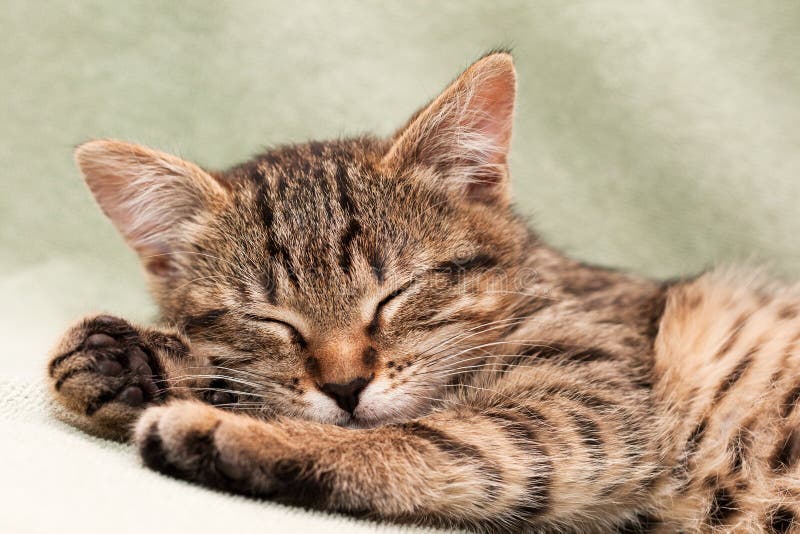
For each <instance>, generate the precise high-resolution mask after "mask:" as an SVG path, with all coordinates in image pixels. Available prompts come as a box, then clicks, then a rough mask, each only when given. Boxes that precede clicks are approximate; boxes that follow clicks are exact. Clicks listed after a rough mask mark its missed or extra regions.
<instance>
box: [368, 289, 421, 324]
mask: <svg viewBox="0 0 800 534" xmlns="http://www.w3.org/2000/svg"><path fill="white" fill-rule="evenodd" d="M412 285H414V282H408V283H406V284H405V285H402V286H400V287H399V288H397V289H395V290H394V291H392V292H391V293H389V294H388V295H386V296H385V297H383V298H382V299H381V300H380V301H378V304H376V305H375V313H373V315H372V321H371V322H370V324H369V332H370V334H374V333H375V332H377V330H378V328H379V327H380V322H381V315H382V314H383V310H384V308H386V306H387V305H388V304H389V303H390V302H392V301H393V300H394V299H396V298H397V297H399V296H400V295H402V294H403V293H405V292H406V290H408V288H410V287H411V286H412Z"/></svg>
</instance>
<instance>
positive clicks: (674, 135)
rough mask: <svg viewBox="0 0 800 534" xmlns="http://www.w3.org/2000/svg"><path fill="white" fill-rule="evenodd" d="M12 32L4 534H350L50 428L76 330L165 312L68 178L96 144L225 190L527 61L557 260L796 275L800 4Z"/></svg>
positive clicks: (524, 89)
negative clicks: (125, 149)
mask: <svg viewBox="0 0 800 534" xmlns="http://www.w3.org/2000/svg"><path fill="white" fill-rule="evenodd" d="M0 23H1V24H2V27H3V36H2V46H0V72H2V81H0V141H2V142H0V169H2V173H1V174H0V186H1V189H0V191H1V192H2V194H0V295H2V299H3V306H2V307H0V339H2V340H3V342H4V350H3V352H2V354H1V355H0V377H6V378H8V379H9V380H15V381H17V382H7V381H6V382H2V383H0V387H1V388H2V391H1V392H0V393H1V395H0V398H1V399H2V400H1V401H0V402H2V404H0V414H2V417H3V423H4V424H7V421H8V420H11V421H12V423H11V426H12V428H11V429H9V428H7V427H6V428H4V429H3V439H2V440H0V447H2V448H3V453H4V454H2V455H0V462H2V469H3V478H4V482H5V483H4V484H3V485H2V489H1V490H0V491H2V493H3V501H2V502H3V504H4V506H3V509H4V511H3V513H2V514H0V522H2V523H0V527H2V528H0V531H3V532H28V531H31V532H39V531H41V532H49V531H53V530H55V527H56V526H57V527H58V529H59V530H60V531H62V532H70V531H77V530H79V529H81V526H82V525H85V524H88V525H89V526H90V527H91V528H89V529H88V530H86V531H87V532H90V531H100V530H109V531H111V530H113V531H119V530H120V529H121V528H128V529H130V530H131V531H133V530H134V529H136V530H137V531H138V530H140V528H139V527H138V526H137V521H145V522H146V523H145V524H146V526H147V527H148V528H149V527H153V528H154V529H155V530H154V531H159V530H162V531H163V530H165V529H166V527H175V529H176V530H175V531H181V532H189V531H194V532H206V531H208V532H211V531H214V532H220V531H221V530H222V529H223V528H231V527H232V526H233V525H235V528H237V530H240V531H255V530H256V528H258V530H259V531H269V530H271V529H273V528H274V529H275V530H279V528H278V527H279V526H280V527H281V528H283V527H286V528H289V527H297V528H301V527H302V528H304V529H305V528H307V529H311V528H316V527H320V526H321V527H322V528H325V529H329V528H332V527H333V526H340V527H341V528H347V529H352V524H351V523H346V524H345V523H341V521H343V520H342V519H341V518H337V517H333V518H325V517H323V516H318V515H311V514H306V513H304V512H301V511H297V510H287V509H284V508H280V507H277V506H273V505H269V504H255V503H252V502H249V501H245V500H242V499H234V498H231V497H229V496H225V495H221V494H214V493H212V492H208V491H205V490H202V489H197V488H192V487H190V486H187V485H185V484H181V483H178V482H173V481H169V480H166V479H164V478H163V477H160V476H158V475H155V474H153V473H149V472H146V471H144V470H143V469H141V468H140V467H139V465H138V463H137V462H136V459H135V458H134V455H133V454H132V452H131V451H130V450H129V449H128V448H126V447H122V446H117V445H110V444H107V443H104V442H100V441H97V440H93V439H91V438H89V437H87V436H84V435H83V434H81V433H79V432H76V431H73V430H70V429H69V428H68V427H66V426H64V425H63V424H62V423H60V422H56V421H54V420H53V419H52V418H51V417H49V415H48V412H47V410H46V405H45V401H44V397H43V396H42V395H41V393H40V389H39V388H40V387H41V377H42V373H43V366H44V362H45V353H46V351H47V349H48V348H49V346H50V345H52V343H53V342H54V340H55V339H56V337H57V336H58V334H59V333H60V332H61V331H62V330H63V329H64V328H65V327H66V326H67V325H68V324H69V322H71V321H72V320H73V319H75V318H76V317H77V316H79V315H81V314H83V313H86V312H89V311H100V310H104V311H108V312H111V313H116V314H120V315H123V316H125V317H128V318H131V319H136V320H146V319H148V318H149V317H150V316H151V315H152V313H153V310H154V308H153V306H152V304H151V302H150V301H149V299H148V297H147V295H146V292H145V288H144V283H143V280H142V278H141V276H140V274H139V271H138V266H137V262H136V259H135V258H134V256H133V254H132V253H131V252H129V251H128V250H127V249H126V248H125V246H124V245H123V243H122V241H121V239H120V238H119V237H118V236H117V235H116V234H115V232H114V230H113V228H112V226H111V224H110V223H109V222H108V221H106V220H105V219H104V218H103V217H102V215H101V214H100V211H99V209H97V207H96V206H95V205H94V204H93V202H92V200H91V198H90V195H89V194H88V192H87V190H86V188H85V187H84V186H83V184H82V182H81V180H80V178H79V176H78V173H77V171H76V170H75V168H74V165H73V163H72V158H71V150H72V147H73V146H74V145H75V144H77V143H79V142H80V141H82V140H85V139H88V138H90V137H106V136H107V137H117V138H122V139H126V140H130V141H137V142H142V143H146V144H149V145H152V146H154V147H156V148H160V149H163V150H167V151H172V152H175V153H178V154H180V155H182V156H184V157H187V158H189V159H192V160H194V161H197V162H198V163H200V164H201V165H205V166H208V167H212V168H218V167H224V166H227V165H229V164H232V163H235V162H238V161H240V160H241V159H243V158H245V157H247V156H248V155H250V154H252V153H254V152H257V151H258V150H260V148H261V147H263V146H265V145H269V144H274V143H278V142H284V141H304V140H306V139H309V138H326V137H335V136H339V135H346V134H353V133H360V132H363V131H373V132H376V133H381V134H385V133H389V132H391V131H392V129H393V128H395V127H397V126H398V125H400V124H401V123H402V122H404V121H405V119H406V118H407V117H408V115H409V114H410V113H412V112H413V111H414V110H415V109H416V108H417V107H418V106H420V105H421V104H423V103H424V102H425V101H426V100H427V99H429V98H431V97H433V96H434V95H435V94H436V93H437V91H439V90H440V89H441V88H442V87H443V86H444V85H445V84H446V83H447V82H448V81H449V80H450V79H451V78H452V77H453V76H455V75H456V74H457V73H458V70H459V69H460V68H462V67H464V66H466V65H467V64H468V63H469V62H470V61H471V60H472V59H474V58H475V57H477V56H478V55H480V54H481V53H482V52H484V51H486V50H488V49H490V48H492V47H495V46H498V45H510V46H513V48H514V50H515V54H516V58H517V60H516V61H517V67H518V71H519V84H520V95H519V108H518V110H519V112H518V117H517V120H516V130H515V140H514V146H513V153H512V160H511V164H512V173H513V177H514V189H515V191H516V194H517V199H518V201H519V204H520V209H521V210H523V211H524V212H526V213H531V214H532V215H533V216H534V217H533V220H534V222H535V224H536V226H537V227H538V228H539V229H540V230H541V232H542V233H543V234H544V236H545V237H546V238H548V239H549V240H550V241H551V242H553V243H554V244H557V245H559V246H561V247H563V248H564V249H565V250H566V251H568V252H570V253H572V254H573V255H575V256H577V257H580V258H582V259H585V260H588V261H592V262H598V263H605V264H610V265H614V266H620V267H627V268H632V269H634V270H636V271H638V272H642V273H646V274H651V275H657V276H674V275H678V274H682V273H691V272H694V271H696V270H698V269H701V268H703V267H704V266H708V265H711V264H714V263H718V262H722V261H729V260H736V259H743V258H744V259H749V258H757V259H759V260H766V261H768V262H770V263H771V264H772V265H773V266H774V268H775V271H776V272H778V273H783V274H789V275H790V274H792V273H794V272H796V271H797V268H798V267H800V248H799V247H798V246H797V235H800V217H799V216H798V214H797V205H798V200H799V199H800V90H799V89H800V2H792V1H783V2H781V1H777V2H760V1H758V0H708V1H703V2H697V1H695V0H678V1H640V2H629V1H622V0H620V1H615V0H605V1H603V2H564V1H562V0H550V1H527V0H520V1H517V2H511V1H505V2H485V1H481V0H472V1H464V0H458V1H456V0H453V1H450V2H445V1H440V2H435V3H431V2H425V1H422V0H414V1H403V2H354V1H337V2H328V1H326V0H319V1H313V2H286V1H271V2H267V1H262V0H249V1H243V2H219V1H214V0H198V1H193V2H191V3H177V2H163V1H157V0H153V1H141V0H139V1H131V2H124V3H122V2H103V1H100V0H75V1H71V2H61V3H48V4H46V5H45V4H42V3H39V2H29V1H25V0H7V1H6V2H4V3H3V9H2V10H0ZM20 380H22V382H18V381H20ZM14 384H16V385H14ZM28 399H30V400H32V401H33V403H34V404H33V405H30V404H28V403H27V400H28ZM8 481H10V482H8ZM37 494H38V495H39V496H40V499H37V498H35V496H36V495H37ZM40 500H44V501H46V502H47V503H48V504H47V506H43V505H39V502H40ZM168 508H169V509H170V510H171V514H167V512H166V511H167V509H168ZM115 517H120V518H123V519H122V522H121V525H122V526H120V524H117V523H112V521H113V520H114V518H115ZM171 521H174V523H171ZM112 525H113V528H112ZM345 525H346V526H345ZM158 526H161V527H163V528H156V527H158ZM189 526H191V527H192V529H189ZM101 527H102V528H101ZM365 528H372V526H369V525H368V526H366V527H365Z"/></svg>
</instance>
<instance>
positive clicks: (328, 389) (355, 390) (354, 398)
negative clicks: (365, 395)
mask: <svg viewBox="0 0 800 534" xmlns="http://www.w3.org/2000/svg"><path fill="white" fill-rule="evenodd" d="M369 381H370V379H369V378H363V377H358V378H356V379H355V380H351V381H350V382H348V383H347V384H332V383H330V382H329V383H327V384H323V385H322V386H321V387H320V389H321V390H322V392H323V393H325V394H326V395H327V396H329V397H330V398H332V399H333V400H335V401H336V404H338V405H339V408H341V409H342V410H344V411H346V412H349V413H351V414H352V413H353V412H354V411H355V409H356V406H358V396H359V395H360V394H361V392H362V391H364V388H365V387H367V384H369Z"/></svg>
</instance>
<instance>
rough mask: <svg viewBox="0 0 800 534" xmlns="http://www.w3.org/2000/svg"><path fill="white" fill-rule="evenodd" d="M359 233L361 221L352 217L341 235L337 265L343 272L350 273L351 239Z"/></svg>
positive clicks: (351, 261) (351, 259)
mask: <svg viewBox="0 0 800 534" xmlns="http://www.w3.org/2000/svg"><path fill="white" fill-rule="evenodd" d="M360 233H361V223H359V222H358V221H357V220H355V219H352V220H351V221H350V224H349V225H348V226H347V229H345V231H344V234H343V235H342V243H341V249H342V254H341V256H339V267H341V269H342V272H344V273H345V274H348V273H350V268H351V267H352V264H353V251H352V248H353V247H352V244H353V240H355V238H356V237H357V236H358V234H360Z"/></svg>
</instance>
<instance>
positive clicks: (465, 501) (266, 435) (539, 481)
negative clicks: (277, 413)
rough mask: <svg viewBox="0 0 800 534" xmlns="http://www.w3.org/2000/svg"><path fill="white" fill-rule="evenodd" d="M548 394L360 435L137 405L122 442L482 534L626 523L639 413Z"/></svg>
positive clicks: (283, 491) (184, 473)
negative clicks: (131, 434)
mask: <svg viewBox="0 0 800 534" xmlns="http://www.w3.org/2000/svg"><path fill="white" fill-rule="evenodd" d="M551 393H553V395H551V396H550V397H546V396H547V395H550V393H547V392H544V391H543V392H542V393H541V398H540V399H539V401H540V402H541V404H540V406H541V407H542V410H539V409H537V408H536V407H532V405H535V404H537V403H536V401H535V400H534V401H533V402H531V400H530V398H526V399H522V400H519V401H509V400H507V399H502V398H501V399H500V401H501V402H498V403H497V404H496V406H494V407H487V406H483V407H482V408H481V409H480V410H476V409H475V408H474V407H466V406H461V407H458V408H454V409H450V410H447V411H444V412H440V413H437V414H434V415H432V416H430V417H428V418H425V419H422V420H417V421H411V422H407V423H401V424H392V425H386V426H383V427H379V428H373V429H363V430H350V429H345V428H340V427H336V426H331V425H323V424H318V423H313V422H307V421H297V420H280V421H262V420H257V419H254V418H251V417H248V416H243V415H238V414H232V413H227V412H223V411H221V410H218V409H214V408H212V407H209V406H206V405H203V404H200V403H196V402H178V403H171V404H169V405H167V406H164V407H157V408H152V409H150V410H148V411H147V412H146V413H145V414H144V416H143V417H142V419H141V420H140V421H139V423H138V425H137V428H136V432H135V438H134V439H135V441H136V443H137V444H138V447H139V449H140V452H141V454H142V457H143V459H144V462H145V463H146V464H147V465H148V466H149V467H151V468H153V469H156V470H159V471H161V472H163V473H166V474H169V475H171V476H176V477H179V478H183V479H187V480H194V481H197V482H200V483H203V484H205V485H208V486H211V487H216V488H220V489H224V490H227V491H233V492H237V493H243V494H247V495H252V496H260V497H266V498H271V499H275V500H277V501H281V502H286V503H292V504H300V505H304V506H310V507H314V508H322V509H327V510H336V511H342V512H347V513H357V514H367V515H371V516H373V517H377V518H381V519H391V520H399V521H403V522H412V523H417V524H427V525H439V526H462V527H463V526H466V527H475V528H479V529H481V530H498V531H506V530H509V531H519V530H527V529H533V528H537V527H552V528H562V529H563V528H568V527H572V528H576V529H578V530H581V531H586V532H589V531H595V530H603V529H604V528H605V529H608V528H611V527H612V525H615V524H616V525H618V526H622V523H624V522H625V521H630V523H629V524H628V528H635V527H636V526H637V525H638V524H639V522H642V521H645V519H643V518H644V515H643V513H644V510H645V509H646V508H647V507H648V503H649V502H652V501H651V495H650V491H651V490H652V485H653V483H654V480H655V478H656V477H657V475H658V473H659V472H660V471H659V467H658V465H657V463H656V458H657V455H656V454H655V452H654V451H652V450H651V449H649V445H650V444H649V443H648V439H647V436H646V435H642V434H640V433H638V432H640V431H641V430H642V427H640V426H638V424H637V423H641V421H640V420H639V421H637V420H635V419H628V415H629V414H627V413H626V412H625V411H624V410H621V409H619V407H614V406H612V407H611V409H609V410H605V413H604V414H602V415H603V417H602V419H601V418H600V417H598V416H599V415H601V414H599V413H594V414H592V409H594V408H597V406H596V405H595V406H594V407H593V406H592V404H593V403H596V402H598V399H597V398H596V397H595V398H589V397H585V398H584V399H579V400H577V401H576V399H575V398H574V397H572V396H571V395H570V394H568V393H567V392H565V393H564V394H563V395H562V396H561V397H559V393H558V392H551ZM581 403H583V405H582V404H581ZM586 403H589V405H587V404H586ZM581 406H583V407H581ZM547 407H549V409H548V408H547ZM564 411H568V412H567V413H569V414H571V415H570V416H569V418H566V417H564V418H561V419H559V418H558V415H557V414H558V413H560V412H564ZM591 421H595V422H591ZM612 428H613V429H614V431H616V435H615V436H612V437H608V438H606V437H605V432H609V435H610V433H611V431H612ZM644 430H645V432H646V431H647V429H646V428H645V429H644ZM648 487H649V488H650V489H647V488H648ZM647 521H649V519H647Z"/></svg>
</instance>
